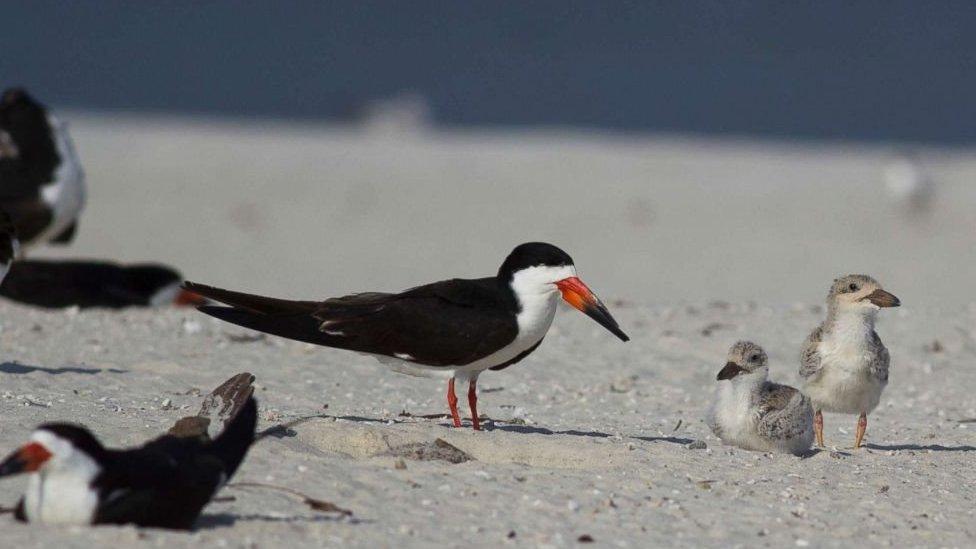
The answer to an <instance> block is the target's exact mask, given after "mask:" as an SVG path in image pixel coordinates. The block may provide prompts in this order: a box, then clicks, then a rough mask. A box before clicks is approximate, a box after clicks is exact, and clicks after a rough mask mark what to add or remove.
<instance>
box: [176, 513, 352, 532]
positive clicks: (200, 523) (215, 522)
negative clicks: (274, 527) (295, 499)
mask: <svg viewBox="0 0 976 549" xmlns="http://www.w3.org/2000/svg"><path fill="white" fill-rule="evenodd" d="M238 521H241V522H267V523H279V524H298V523H308V524H310V523H324V522H346V523H349V524H365V523H369V522H370V521H368V520H363V519H358V518H355V517H347V516H343V515H338V514H333V515H314V516H308V515H292V516H280V515H265V514H261V513H246V514H235V513H215V514H205V515H200V518H198V519H197V522H196V524H195V525H194V526H195V529H197V530H215V529H217V528H232V527H233V526H234V525H235V524H236V523H237V522H238Z"/></svg>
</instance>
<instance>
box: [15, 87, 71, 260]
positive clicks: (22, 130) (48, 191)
mask: <svg viewBox="0 0 976 549" xmlns="http://www.w3.org/2000/svg"><path fill="white" fill-rule="evenodd" d="M84 204H85V178H84V173H83V172H82V170H81V164H80V162H79V161H78V155H77V154H76V153H75V149H74V145H73V144H72V142H71V138H70V137H69V136H68V130H67V127H66V125H65V124H63V123H62V122H61V121H59V120H58V119H57V118H55V117H54V115H52V114H50V113H48V111H47V109H46V108H45V107H44V105H42V104H40V103H38V102H37V101H36V100H34V98H32V97H31V96H30V95H29V94H28V93H27V92H26V91H25V90H23V89H21V88H10V89H7V90H5V91H4V92H3V94H2V95H0V208H3V209H4V210H6V211H7V212H8V213H9V214H10V216H11V218H13V222H14V225H15V226H16V227H17V232H18V234H19V236H20V241H21V244H22V245H23V247H24V248H29V247H31V246H34V245H37V244H43V243H48V242H50V243H55V244H66V243H68V242H70V241H71V240H72V238H73V237H74V234H75V230H76V228H77V223H78V216H79V215H80V214H81V210H82V208H83V207H84Z"/></svg>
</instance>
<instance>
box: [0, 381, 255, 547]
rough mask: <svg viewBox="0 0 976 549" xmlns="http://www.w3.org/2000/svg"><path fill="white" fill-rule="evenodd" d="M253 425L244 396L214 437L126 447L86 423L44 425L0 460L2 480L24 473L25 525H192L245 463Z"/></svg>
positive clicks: (167, 438) (20, 509) (20, 515)
mask: <svg viewBox="0 0 976 549" xmlns="http://www.w3.org/2000/svg"><path fill="white" fill-rule="evenodd" d="M256 423H257V403H255V401H254V398H253V397H250V398H248V400H247V403H246V404H245V405H244V407H243V408H241V410H240V412H239V413H238V414H237V415H236V416H235V417H234V418H232V419H231V420H230V421H229V422H227V423H225V426H224V430H223V432H221V434H220V435H218V436H217V437H216V438H214V439H213V440H212V441H210V440H205V439H202V438H201V437H178V436H173V435H164V436H162V437H160V438H157V439H155V440H152V441H150V442H148V443H146V444H145V445H144V446H142V447H139V448H133V449H130V450H111V449H108V448H105V447H104V446H102V444H101V443H100V442H99V441H98V439H96V438H95V436H94V435H92V434H91V432H89V431H88V429H85V428H84V427H81V426H78V425H71V424H66V423H49V424H46V425H41V426H40V427H38V428H37V430H35V431H34V433H33V434H32V435H31V438H30V442H29V443H27V444H26V445H24V446H23V447H22V448H20V449H19V450H17V451H16V452H14V453H13V454H11V455H10V456H9V457H7V459H6V460H4V461H3V462H2V463H0V477H4V476H8V475H14V474H17V473H29V474H30V479H29V480H28V483H27V492H26V493H25V494H24V497H22V498H21V500H20V502H19V503H18V504H17V508H16V509H15V511H14V516H15V517H16V518H17V519H18V520H21V521H23V522H38V523H44V524H76V525H87V524H135V525H137V526H148V527H156V528H174V529H190V528H192V527H193V524H194V522H196V520H197V517H198V516H199V515H200V511H201V510H202V509H203V507H204V506H205V505H206V504H207V503H209V502H210V499H211V498H212V497H213V495H214V494H215V493H216V492H217V490H219V489H220V488H221V487H222V486H223V485H224V483H226V482H227V480H228V479H229V478H230V477H231V476H232V475H233V474H234V472H235V471H236V470H237V468H238V466H239V465H240V464H241V462H242V461H243V459H244V455H245V454H246V453H247V450H248V448H249V447H250V446H251V444H252V442H253V441H254V428H255V425H256Z"/></svg>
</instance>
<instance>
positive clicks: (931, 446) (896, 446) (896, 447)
mask: <svg viewBox="0 0 976 549" xmlns="http://www.w3.org/2000/svg"><path fill="white" fill-rule="evenodd" d="M864 447H865V448H870V449H872V450H884V451H888V450H896V451H897V450H920V451H921V450H930V451H933V452H976V446H969V445H968V444H967V445H963V446H943V445H941V444H926V445H922V444H888V445H885V444H871V443H868V444H865V445H864Z"/></svg>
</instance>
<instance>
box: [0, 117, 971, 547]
mask: <svg viewBox="0 0 976 549" xmlns="http://www.w3.org/2000/svg"><path fill="white" fill-rule="evenodd" d="M75 138H76V141H77V142H78V143H77V144H78V147H79V149H80V150H81V154H82V155H83V158H84V159H85V160H86V164H87V166H88V173H89V181H90V183H91V186H92V192H91V204H90V208H89V210H88V213H87V215H86V217H85V219H84V221H83V224H82V227H81V233H80V240H79V241H78V245H77V247H76V248H72V249H70V253H71V254H74V255H95V256H101V257H108V256H116V257H122V258H125V259H133V260H135V259H153V258H154V259H164V260H168V261H172V262H174V263H177V264H178V265H180V266H182V267H183V268H184V270H185V271H186V272H187V273H188V275H190V276H192V277H194V278H196V279H199V280H201V281H203V282H212V283H219V284H226V285H228V286H232V287H235V288H241V289H251V290H255V291H266V292H272V293H278V294H282V295H293V296H300V297H314V296H323V297H324V296H327V295H332V294H336V293H341V292H344V291H349V290H357V289H358V290H362V289H397V288H400V287H404V286H408V285H410V284H413V283H417V282H422V281H426V280H429V279H432V278H436V277H437V276H440V275H449V274H453V275H484V274H488V273H489V272H491V271H492V270H494V269H495V268H496V266H497V263H498V262H499V261H500V259H501V257H502V256H504V254H505V253H506V252H507V251H508V248H509V247H511V245H512V244H514V243H517V242H519V241H522V240H526V239H528V238H541V239H550V240H553V241H555V242H557V243H559V244H561V245H563V246H565V247H566V248H567V250H568V251H569V252H570V253H571V254H573V255H574V256H575V257H576V260H577V263H578V264H579V266H580V270H581V273H582V274H583V276H584V278H585V279H587V280H588V281H589V282H590V284H591V285H592V286H593V287H594V288H595V289H597V290H598V291H600V292H601V293H602V294H603V295H604V297H605V298H606V301H607V302H608V304H610V305H611V308H612V310H613V311H614V313H615V315H616V316H617V318H618V320H619V321H620V323H621V325H622V327H623V328H624V329H625V330H626V331H627V332H628V333H629V334H630V335H631V336H632V338H633V340H632V341H631V342H630V343H627V344H624V343H621V342H620V341H618V340H616V339H615V338H614V337H613V336H611V335H610V334H609V333H607V332H605V331H603V330H602V328H600V327H599V326H598V325H596V324H595V323H593V322H592V321H590V320H589V319H587V318H585V317H583V316H582V315H579V314H577V313H575V312H573V311H563V312H561V313H560V315H558V317H557V319H556V324H555V326H554V328H553V330H552V331H551V333H550V335H549V337H547V338H546V341H545V343H544V344H543V345H542V346H541V347H540V349H539V350H538V351H537V352H536V353H534V354H533V355H532V356H531V357H530V358H528V359H526V360H525V361H524V362H523V363H520V364H519V365H517V366H515V367H512V368H510V369H508V370H506V371H504V372H498V373H488V374H486V375H484V376H483V377H482V394H481V405H482V412H483V413H485V414H487V415H489V416H490V417H492V418H497V419H512V418H521V419H523V420H524V421H525V422H526V424H525V425H509V424H501V423H500V424H498V425H496V428H495V429H494V430H492V431H487V432H482V433H474V432H472V431H470V430H469V429H464V430H455V429H451V428H449V427H448V426H447V425H448V422H447V421H446V420H421V419H405V418H401V417H399V413H400V412H401V411H403V410H406V411H408V412H410V413H412V414H430V413H441V412H445V411H446V409H445V408H446V404H445V402H444V389H445V387H443V385H442V382H440V381H435V380H427V379H417V378H410V377H406V376H400V375H393V374H388V375H382V374H383V372H384V370H383V369H382V366H381V365H379V364H378V363H376V362H375V361H373V360H372V359H369V358H366V357H361V356H358V355H355V354H350V353H343V352H340V351H333V350H328V349H321V348H314V347H311V346H307V345H304V344H300V343H295V342H290V341H285V340H281V339H277V338H264V339H259V340H257V341H252V342H237V341H233V340H232V339H231V337H229V336H240V335H244V334H249V333H250V332H246V331H245V330H243V329H238V328H236V327H233V326H229V325H226V324H221V323H218V322H216V321H213V320H211V319H209V318H207V317H204V316H203V315H200V314H198V313H195V312H193V311H177V310H164V311H128V312H124V313H109V312H97V311H96V312H83V313H71V312H43V311H38V310H33V309H29V308H25V307H20V306H16V305H11V304H7V303H3V304H0V325H2V331H0V349H2V352H3V356H2V360H3V364H2V366H0V396H2V398H0V452H3V451H8V450H11V449H13V448H15V447H16V446H17V445H19V444H20V443H21V442H22V441H23V440H24V439H25V437H26V436H27V433H28V432H29V430H30V428H31V427H32V426H34V425H36V424H37V423H40V422H43V421H48V420H65V419H68V420H75V421H81V422H84V423H86V424H88V425H90V426H92V427H93V428H94V430H95V431H96V432H97V433H98V434H99V435H100V436H102V438H103V439H104V440H105V441H106V443H108V444H110V445H129V444H136V443H139V442H141V441H144V440H146V439H147V438H149V437H151V436H155V435H156V434H159V433H161V432H163V431H165V430H166V429H167V428H168V427H169V426H170V425H171V424H172V423H173V422H174V421H175V420H176V419H178V418H179V417H182V416H183V415H186V414H187V413H188V412H191V411H195V410H196V409H197V407H198V406H199V404H200V401H201V399H202V397H201V396H197V395H196V394H195V393H193V392H191V390H192V389H199V390H202V391H203V392H206V391H208V390H210V389H211V388H213V387H214V386H216V385H217V384H219V383H220V382H222V381H223V380H224V379H226V378H227V377H229V376H230V375H232V374H234V373H237V372H240V371H250V372H252V373H254V374H255V375H256V376H257V383H258V385H259V386H260V388H259V390H258V391H257V396H258V398H259V399H260V404H261V410H262V412H261V416H262V421H261V425H260V428H262V429H264V428H267V427H271V426H273V425H278V424H281V423H287V422H289V421H293V420H296V419H299V418H308V417H311V418H312V419H309V420H308V421H305V422H303V423H300V424H299V425H296V426H295V427H293V428H292V430H291V432H289V433H288V436H284V437H281V438H274V437H269V438H267V439H264V440H263V441H262V442H260V443H259V444H258V445H257V446H255V448H254V449H253V451H252V453H251V455H250V456H249V459H248V460H247V461H246V462H245V464H244V465H243V467H242V469H241V470H240V472H239V474H238V476H237V478H236V479H235V480H238V481H258V482H270V483H274V484H279V485H282V486H288V487H292V488H297V489H301V490H302V491H304V492H307V493H308V494H309V495H310V496H313V497H318V498H321V499H325V500H328V501H332V502H334V503H336V504H338V505H340V506H343V507H346V508H349V509H352V510H353V511H354V512H355V520H349V519H333V518H330V517H327V516H325V515H322V514H321V513H317V512H315V511H312V510H310V509H308V508H307V507H305V506H304V505H302V504H301V503H300V502H298V501H296V500H295V499H293V498H289V497H286V496H283V495H280V494H276V493H271V492H265V491H258V490H252V489H248V490H244V489H227V490H226V491H225V492H224V493H223V495H232V496H235V497H236V500H235V501H232V502H222V503H215V504H213V505H211V506H210V507H208V508H207V510H206V512H205V517H204V519H203V520H202V522H201V528H200V529H199V530H198V531H196V532H194V533H191V534H183V533H169V532H163V531H157V530H147V531H139V530H136V529H134V528H114V527H110V528H99V529H95V530H82V529H57V528H55V529H39V528H36V527H30V526H23V525H18V524H14V523H13V522H12V521H11V520H10V518H9V516H8V517H0V522H2V523H3V525H4V529H3V535H2V539H3V543H2V545H3V546H5V547H6V546H9V547H41V546H45V547H47V546H60V547H90V546H96V545H98V544H106V543H110V544H113V545H116V546H139V547H143V546H166V547H183V546H186V547H190V546H194V547H196V546H224V545H226V546H231V547H244V546H247V547H254V546H257V547H278V546H286V545H290V546H296V547H297V546H321V545H334V546H338V545H352V546H358V547H383V546H401V547H402V546H415V547H422V546H431V545H433V544H438V545H439V546H443V547H481V546H495V545H500V544H512V545H522V546H568V545H575V544H576V543H577V539H578V538H579V536H581V535H589V536H592V538H593V539H595V540H596V542H597V544H599V545H600V546H613V545H621V546H646V545H651V544H658V545H662V546H665V545H666V546H675V545H677V546H701V545H706V546H771V547H782V546H792V545H794V544H795V545H797V546H803V545H804V544H805V543H808V544H809V545H810V546H855V545H856V546H882V545H901V546H912V545H920V546H966V545H969V544H971V540H972V539H973V536H974V535H976V526H974V522H973V513H974V506H973V500H974V496H976V489H974V485H976V484H974V481H976V473H974V472H973V467H972V463H971V459H972V456H973V455H976V454H973V453H970V452H971V451H973V450H976V448H974V446H976V437H974V434H973V429H974V428H976V425H970V424H967V423H959V421H958V420H961V419H968V418H976V396H974V395H973V394H972V392H971V390H972V387H974V386H976V372H974V369H973V368H972V364H973V361H974V358H976V328H974V326H976V322H974V320H976V307H972V306H968V305H967V304H966V303H968V301H969V296H971V295H972V290H973V288H974V285H976V277H974V276H973V274H974V271H973V270H974V265H976V263H974V262H973V261H972V259H971V257H969V256H968V255H967V254H971V250H970V248H969V246H971V239H972V233H971V229H972V222H973V220H974V213H976V207H974V201H973V197H974V193H976V187H972V186H971V185H969V186H967V183H968V181H967V179H966V177H967V175H968V174H972V173H974V168H976V162H974V158H972V157H970V156H967V155H965V154H963V153H955V154H952V155H950V154H948V153H945V154H940V155H936V156H933V157H932V160H931V162H932V164H933V170H934V171H937V172H938V174H939V176H940V178H941V181H942V182H943V186H942V188H941V189H940V193H941V194H940V196H939V199H938V208H939V209H938V210H937V212H936V214H935V215H933V216H932V217H931V218H930V219H929V220H928V221H925V222H921V223H919V224H912V223H907V222H903V221H898V220H899V219H900V218H899V216H898V213H897V211H896V210H895V209H894V208H893V207H892V206H890V205H889V204H887V203H886V202H885V201H884V199H883V195H881V194H880V193H881V192H882V191H881V183H880V169H881V166H882V165H883V161H884V160H885V156H884V154H883V153H882V152H879V151H867V150H858V151H856V152H852V153H848V152H845V150H843V149H813V148H806V149H800V148H782V147H771V146H760V145H720V144H708V143H693V142H670V143H667V142H662V141H655V140H624V139H619V138H609V137H606V138H592V139H591V138H584V137H572V136H570V137H565V138H560V139H558V140H557V141H556V142H555V143H551V142H548V141H546V140H545V139H544V137H543V136H522V137H518V136H508V137H506V136H502V135H480V136H479V135H471V134H453V135H440V136H439V137H434V138H423V139H418V138H409V139H405V140H404V141H403V142H402V143H399V144H397V142H394V141H392V140H390V139H378V138H376V137H370V136H357V135H350V134H348V133H343V132H340V131H338V130H318V129H301V130H288V131H285V130H284V129H283V128H281V127H268V128H242V127H231V126H220V127H217V128H210V129H205V128H203V127H200V126H193V125H191V126H187V125H178V124H176V123H167V124H161V123H158V122H152V121H139V120H135V119H132V120H128V121H121V122H119V121H116V122H114V123H111V124H109V123H100V122H96V121H95V120H94V119H87V118H86V119H81V120H79V119H77V118H76V119H75ZM286 146H287V147H288V148H287V149H286V148H285V147H286ZM191 167H192V169H190V168H191ZM815 182H816V183H823V185H818V186H814V183H815ZM146 185H148V186H149V188H147V187H146ZM146 196H151V197H152V200H151V201H149V202H148V203H146V201H145V200H143V199H144V198H145V197H146ZM872 204H874V205H876V207H877V212H878V215H877V216H872V217H867V218H864V217H837V216H835V215H834V214H832V213H830V212H834V211H835V208H836V209H839V210H840V211H842V212H847V213H852V212H864V211H866V209H867V208H869V206H870V205H872ZM136 206H139V208H136ZM723 206H729V207H730V210H729V211H725V210H723ZM828 214H829V215H830V217H826V218H825V216H828ZM462 221H464V223H462ZM445 223H451V224H452V225H451V228H450V230H445V229H444V224H445ZM967 224H968V225H967ZM964 225H965V226H967V227H968V229H967V231H969V232H966V233H963V229H962V227H963V226H964ZM773 228H775V229H776V230H772V229H773ZM760 229H762V230H760ZM815 229H816V230H817V232H812V231H814V230H815ZM839 237H844V238H839ZM799 243H803V245H802V246H801V245H800V244H799ZM733 246H734V247H733ZM49 255H50V254H49ZM828 255H829V258H828V257H826V256H828ZM947 263H948V265H947ZM858 270H865V271H868V272H870V273H872V274H875V275H876V276H878V277H879V278H880V279H881V280H882V282H883V283H885V284H886V286H887V287H888V288H889V289H890V290H891V291H893V292H894V293H895V294H896V295H898V296H899V297H901V298H902V300H903V301H904V302H905V306H904V307H902V308H901V309H898V310H893V311H884V312H882V314H881V324H880V327H879V332H880V334H881V336H882V338H883V339H884V340H885V342H886V343H887V344H888V346H889V348H890V349H891V355H892V374H891V384H890V386H889V388H888V390H887V392H886V393H885V395H884V397H883V400H882V404H881V406H880V407H879V409H878V410H877V411H876V412H875V413H874V414H872V415H871V416H870V419H869V426H868V435H867V442H868V447H867V448H866V449H862V450H859V451H851V450H850V449H849V446H850V445H851V444H852V442H853V429H854V426H855V421H856V418H854V417H848V416H837V415H828V416H827V417H826V436H827V442H828V444H832V445H835V446H836V447H837V449H836V451H824V452H820V453H817V454H815V455H812V456H810V457H808V458H806V459H800V458H796V457H792V456H780V455H764V454H758V453H751V452H746V451H738V450H730V449H728V448H726V447H723V446H721V445H720V443H719V442H718V441H717V440H715V439H714V437H711V436H710V435H709V433H708V432H707V428H706V427H705V425H704V424H703V422H702V421H701V417H702V415H703V412H704V409H705V408H706V406H707V403H708V398H709V396H710V392H711V389H712V387H713V384H714V383H715V382H714V381H713V380H714V376H715V374H716V372H717V371H718V370H719V369H720V368H721V366H722V364H724V357H725V352H726V349H727V347H728V346H729V345H730V344H731V343H732V342H734V341H735V340H736V339H739V338H752V339H755V340H756V341H758V342H759V343H761V344H763V345H764V346H765V347H766V349H767V350H768V351H769V353H770V359H771V370H772V373H773V376H774V378H776V379H778V380H782V381H787V382H795V381H796V375H795V371H796V367H797V363H798V362H797V353H798V350H799V348H800V344H801V343H802V341H803V338H804V337H805V335H806V333H807V332H808V331H809V330H810V329H811V328H812V327H813V326H815V325H816V323H817V322H818V321H819V318H820V315H821V314H822V313H821V312H818V311H816V310H815V309H816V304H817V303H819V302H820V301H821V299H822V296H823V294H824V293H825V291H826V286H827V284H828V283H829V280H830V277H831V276H833V275H834V274H838V273H839V272H843V271H858ZM760 275H761V276H760ZM713 300H723V301H727V302H730V303H729V304H726V303H713V302H712V301H713ZM749 301H752V302H755V303H758V304H751V303H749ZM960 301H962V303H960ZM685 302H688V303H692V304H691V305H689V304H685ZM797 302H804V303H807V305H795V304H794V303H797ZM936 339H937V340H938V341H939V342H940V343H941V345H942V346H943V347H944V349H943V350H942V351H941V352H932V351H930V350H926V346H927V345H930V344H931V343H932V342H933V341H934V340H936ZM612 387H614V388H612ZM164 399H170V400H171V401H172V405H173V407H174V409H167V410H163V409H161V408H162V402H163V400H164ZM326 404H328V409H323V406H324V405H326ZM184 408H185V409H184ZM318 415H328V416H332V417H314V416H318ZM336 416H338V417H341V418H346V419H339V420H335V419H333V417H336ZM679 423H680V426H678V427H677V428H676V426H677V425H679ZM437 438H443V439H444V440H446V441H448V442H449V443H451V444H453V445H455V446H456V447H458V448H460V449H461V450H463V451H465V452H467V453H468V454H470V455H471V456H472V457H473V458H474V460H473V461H468V462H465V463H461V464H448V463H445V462H438V461H414V460H409V459H408V460H406V462H405V463H406V469H404V470H401V469H397V468H395V462H396V458H394V457H392V456H388V455H384V454H386V453H388V450H389V448H391V447H393V446H397V445H400V444H405V443H411V442H432V441H434V440H435V439H437ZM693 440H704V441H705V442H706V443H707V445H708V448H707V449H705V450H691V449H688V448H686V445H687V443H688V442H691V441H693ZM23 484H24V482H23V479H19V480H11V479H5V480H3V481H0V487H2V490H0V503H2V504H6V505H12V504H13V503H14V502H15V501H16V497H17V494H18V493H19V491H20V490H21V489H22V487H23ZM510 532H514V539H509V537H508V536H509V535H510Z"/></svg>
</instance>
